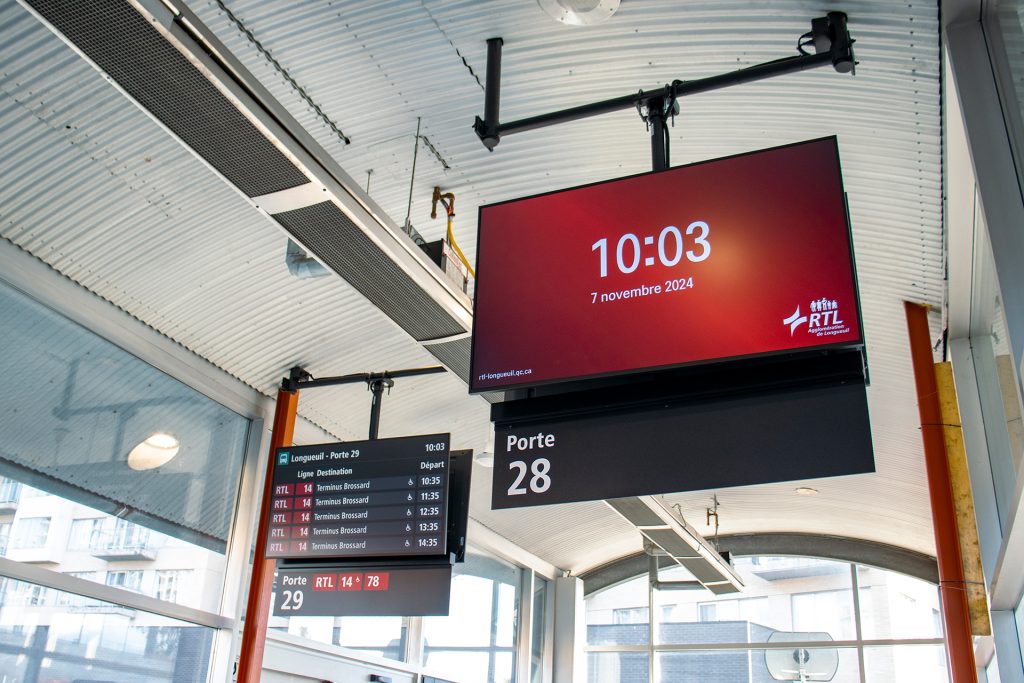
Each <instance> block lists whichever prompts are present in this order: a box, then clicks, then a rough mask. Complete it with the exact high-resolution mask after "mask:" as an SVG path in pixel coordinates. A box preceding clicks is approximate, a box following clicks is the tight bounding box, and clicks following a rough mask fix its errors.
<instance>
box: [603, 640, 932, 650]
mask: <svg viewBox="0 0 1024 683" xmlns="http://www.w3.org/2000/svg"><path fill="white" fill-rule="evenodd" d="M945 642H946V641H945V640H943V639H942V638H903V639H894V638H881V639H878V640H863V641H858V640H803V641H785V642H775V643H769V642H764V643H673V644H665V645H657V646H654V648H653V649H654V650H655V651H657V652H690V651H694V650H786V649H791V648H806V649H808V650H821V649H828V648H845V649H851V648H855V647H858V646H860V645H863V646H864V647H892V646H895V645H943V644H945ZM648 649H649V646H648V645H588V646H587V647H585V648H584V651H585V652H645V651H647V650H648Z"/></svg>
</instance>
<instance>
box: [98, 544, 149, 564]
mask: <svg viewBox="0 0 1024 683" xmlns="http://www.w3.org/2000/svg"><path fill="white" fill-rule="evenodd" d="M89 553H90V554H91V555H92V556H93V557H95V558H98V559H101V560H106V561H107V562H117V561H122V560H144V561H152V560H155V559H156V551H155V550H152V549H150V548H149V547H148V546H146V545H145V544H142V543H140V544H135V545H128V544H110V545H102V546H96V547H93V548H90V550H89Z"/></svg>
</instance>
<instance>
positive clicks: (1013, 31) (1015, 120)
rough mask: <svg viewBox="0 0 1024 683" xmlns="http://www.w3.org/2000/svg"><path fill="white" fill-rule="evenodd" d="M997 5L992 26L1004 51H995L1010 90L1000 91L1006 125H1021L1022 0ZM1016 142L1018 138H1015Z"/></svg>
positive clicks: (1020, 154) (1023, 90)
mask: <svg viewBox="0 0 1024 683" xmlns="http://www.w3.org/2000/svg"><path fill="white" fill-rule="evenodd" d="M993 4H995V5H996V12H995V16H996V22H995V28H996V30H997V31H998V32H999V34H1000V36H1001V38H1002V42H1003V47H1004V48H1005V52H1004V54H1002V55H994V58H996V59H998V60H999V61H1002V60H1005V62H1006V65H1005V66H1006V70H1007V71H1008V72H1009V73H1008V76H1009V78H1008V79H1007V82H1006V83H1001V84H1000V85H1005V86H1006V88H1007V89H1008V90H1009V91H1010V92H1003V93H1001V95H1002V96H1003V100H1004V101H1005V102H1006V105H1005V106H1006V114H1007V116H1008V117H1009V121H1008V123H1009V125H1010V126H1012V127H1020V126H1021V122H1022V120H1024V3H1022V2H1021V1H1020V0H1001V1H999V2H996V3H993ZM1017 143H1018V145H1019V144H1020V141H1017ZM1016 152H1017V156H1018V161H1019V160H1020V159H1021V158H1024V149H1017V150H1016Z"/></svg>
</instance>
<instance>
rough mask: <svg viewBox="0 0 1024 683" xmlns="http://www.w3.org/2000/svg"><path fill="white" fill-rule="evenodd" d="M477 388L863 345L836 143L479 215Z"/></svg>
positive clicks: (651, 176) (557, 195)
mask: <svg viewBox="0 0 1024 683" xmlns="http://www.w3.org/2000/svg"><path fill="white" fill-rule="evenodd" d="M477 264H478V275H477V287H476V311H475V318H474V325H473V351H472V369H471V375H470V388H471V390H472V391H475V392H480V391H494V390H501V389H514V388H523V387H529V386H536V385H541V384H552V383H559V382H565V381H569V380H577V379H585V378H594V377H602V376H609V375H616V374H622V373H630V372H637V371H645V370H655V369H662V368H670V367H677V366H682V365H688V364H697V363H708V362H713V361H721V360H732V359H740V358H748V357H753V356H764V355H770V354H779V353H785V352H793V351H801V350H807V349H824V348H830V347H855V346H859V345H861V344H862V342H863V336H862V332H861V321H860V309H859V302H858V297H857V285H856V276H855V269H854V261H853V252H852V245H851V240H850V226H849V221H848V218H847V211H846V201H845V195H844V192H843V183H842V177H841V174H840V168H839V155H838V145H837V141H836V139H835V138H834V137H830V138H823V139H819V140H813V141H810V142H804V143H799V144H794V145H788V146H785V147H777V148H774V149H769V150H764V151H760V152H753V153H750V154H743V155H739V156H733V157H727V158H724V159H717V160H714V161H707V162H702V163H698V164H692V165H689V166H682V167H678V168H674V169H671V170H668V171H663V172H659V173H648V174H643V175H638V176H632V177H628V178H622V179H619V180H613V181H608V182H603V183H598V184H595V185H588V186H584V187H578V188H574V189H570V190H564V191H560V192H554V193H550V194H544V195H539V196H536V197H530V198H526V199H519V200H514V201H509V202H504V203H501V204H494V205H490V206H485V207H482V208H481V209H480V219H479V236H478V252H477Z"/></svg>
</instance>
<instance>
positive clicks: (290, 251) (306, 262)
mask: <svg viewBox="0 0 1024 683" xmlns="http://www.w3.org/2000/svg"><path fill="white" fill-rule="evenodd" d="M284 262H285V263H286V264H287V265H288V272H289V273H291V274H292V275H294V276H295V277H297V278H301V279H305V278H311V277H323V276H324V275H330V273H331V271H329V270H328V269H327V268H326V267H324V265H323V264H322V263H320V262H319V261H317V260H316V259H315V258H313V257H312V256H310V255H309V254H307V253H306V252H305V251H303V250H302V247H300V246H299V245H298V244H297V243H296V242H295V241H294V240H288V248H287V249H286V250H285V253H284Z"/></svg>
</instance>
